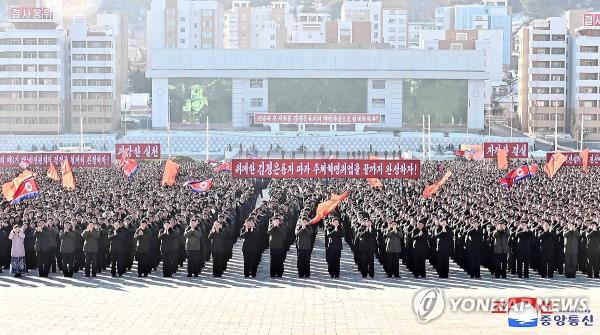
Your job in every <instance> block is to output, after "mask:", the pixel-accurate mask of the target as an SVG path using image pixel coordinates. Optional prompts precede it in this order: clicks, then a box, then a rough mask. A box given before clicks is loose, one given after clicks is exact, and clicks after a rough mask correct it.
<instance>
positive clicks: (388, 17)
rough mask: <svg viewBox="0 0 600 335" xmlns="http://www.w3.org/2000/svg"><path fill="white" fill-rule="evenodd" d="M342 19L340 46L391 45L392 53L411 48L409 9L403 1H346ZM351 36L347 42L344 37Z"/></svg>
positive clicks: (342, 8) (343, 4)
mask: <svg viewBox="0 0 600 335" xmlns="http://www.w3.org/2000/svg"><path fill="white" fill-rule="evenodd" d="M340 14H341V16H340V21H339V25H340V42H342V43H355V44H356V43H358V44H364V43H365V38H364V37H365V36H368V37H369V38H370V43H371V44H387V45H389V46H390V48H392V49H407V48H408V16H407V6H406V3H405V2H404V1H402V0H383V1H372V0H345V1H344V2H343V3H342V7H341V13H340ZM344 35H346V36H350V38H349V39H344V38H343V36H344Z"/></svg>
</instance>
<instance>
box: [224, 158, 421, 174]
mask: <svg viewBox="0 0 600 335" xmlns="http://www.w3.org/2000/svg"><path fill="white" fill-rule="evenodd" d="M231 172H232V175H233V177H234V178H410V179H417V178H419V176H420V174H421V162H420V161H419V160H368V159H234V160H233V161H232V171H231Z"/></svg>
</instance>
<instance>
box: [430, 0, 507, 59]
mask: <svg viewBox="0 0 600 335" xmlns="http://www.w3.org/2000/svg"><path fill="white" fill-rule="evenodd" d="M435 23H436V26H437V27H438V28H440V29H444V30H473V29H476V30H502V31H503V36H502V48H503V50H502V61H503V64H504V65H505V66H508V65H510V53H511V50H512V8H511V7H509V6H508V2H507V1H506V0H483V1H482V3H481V4H472V5H456V6H452V7H438V8H436V10H435Z"/></svg>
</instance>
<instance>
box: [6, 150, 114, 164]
mask: <svg viewBox="0 0 600 335" xmlns="http://www.w3.org/2000/svg"><path fill="white" fill-rule="evenodd" d="M65 159H68V160H69V161H70V162H71V166H73V167H110V166H111V165H112V158H111V155H110V152H97V153H55V152H52V153H0V167H15V166H19V163H21V162H28V163H29V164H31V165H34V166H48V165H50V163H53V164H54V165H55V166H60V164H61V163H62V161H64V160H65Z"/></svg>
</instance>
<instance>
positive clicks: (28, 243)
mask: <svg viewBox="0 0 600 335" xmlns="http://www.w3.org/2000/svg"><path fill="white" fill-rule="evenodd" d="M46 229H48V231H50V230H51V229H52V228H51V227H50V226H48V227H47V228H46ZM33 234H34V232H33V229H31V228H30V227H29V225H28V224H25V240H24V241H23V246H24V247H25V266H26V268H27V270H31V269H35V268H36V267H37V259H36V254H35V238H34V236H33ZM48 242H50V239H49V238H48ZM49 252H50V251H49ZM49 257H50V260H51V259H52V254H51V253H50V254H49ZM50 264H52V263H50Z"/></svg>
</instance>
